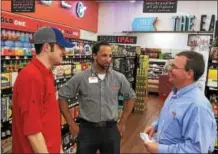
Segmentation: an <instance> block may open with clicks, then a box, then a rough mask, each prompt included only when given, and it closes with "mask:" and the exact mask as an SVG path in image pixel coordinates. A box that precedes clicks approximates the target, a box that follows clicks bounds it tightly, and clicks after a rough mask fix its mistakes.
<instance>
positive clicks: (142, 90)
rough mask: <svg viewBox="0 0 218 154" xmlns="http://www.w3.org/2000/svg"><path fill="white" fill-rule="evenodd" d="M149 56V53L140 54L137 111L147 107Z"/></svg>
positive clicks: (137, 77) (137, 80) (137, 78)
mask: <svg viewBox="0 0 218 154" xmlns="http://www.w3.org/2000/svg"><path fill="white" fill-rule="evenodd" d="M148 67H149V57H148V56H147V55H140V58H139V68H137V76H136V97H137V99H136V105H135V111H136V112H143V111H144V110H146V109H147V106H146V104H145V98H146V95H147V92H146V89H147V78H148Z"/></svg>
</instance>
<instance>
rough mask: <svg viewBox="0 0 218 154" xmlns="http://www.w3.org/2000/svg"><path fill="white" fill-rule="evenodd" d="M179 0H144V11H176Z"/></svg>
mask: <svg viewBox="0 0 218 154" xmlns="http://www.w3.org/2000/svg"><path fill="white" fill-rule="evenodd" d="M176 11H177V0H144V5H143V13H176Z"/></svg>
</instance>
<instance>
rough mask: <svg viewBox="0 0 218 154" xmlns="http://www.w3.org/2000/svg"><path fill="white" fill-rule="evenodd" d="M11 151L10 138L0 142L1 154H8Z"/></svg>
mask: <svg viewBox="0 0 218 154" xmlns="http://www.w3.org/2000/svg"><path fill="white" fill-rule="evenodd" d="M11 150H12V137H9V138H7V139H4V140H2V141H1V152H2V153H10V152H11Z"/></svg>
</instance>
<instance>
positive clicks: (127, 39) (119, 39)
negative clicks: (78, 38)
mask: <svg viewBox="0 0 218 154" xmlns="http://www.w3.org/2000/svg"><path fill="white" fill-rule="evenodd" d="M98 41H106V42H108V43H120V44H136V42H137V37H136V36H111V35H99V36H98Z"/></svg>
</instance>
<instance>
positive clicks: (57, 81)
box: [55, 75, 72, 83]
mask: <svg viewBox="0 0 218 154" xmlns="http://www.w3.org/2000/svg"><path fill="white" fill-rule="evenodd" d="M71 77H72V75H69V76H66V77H58V78H56V79H55V82H56V83H59V82H61V81H67V80H69V79H70V78H71Z"/></svg>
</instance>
